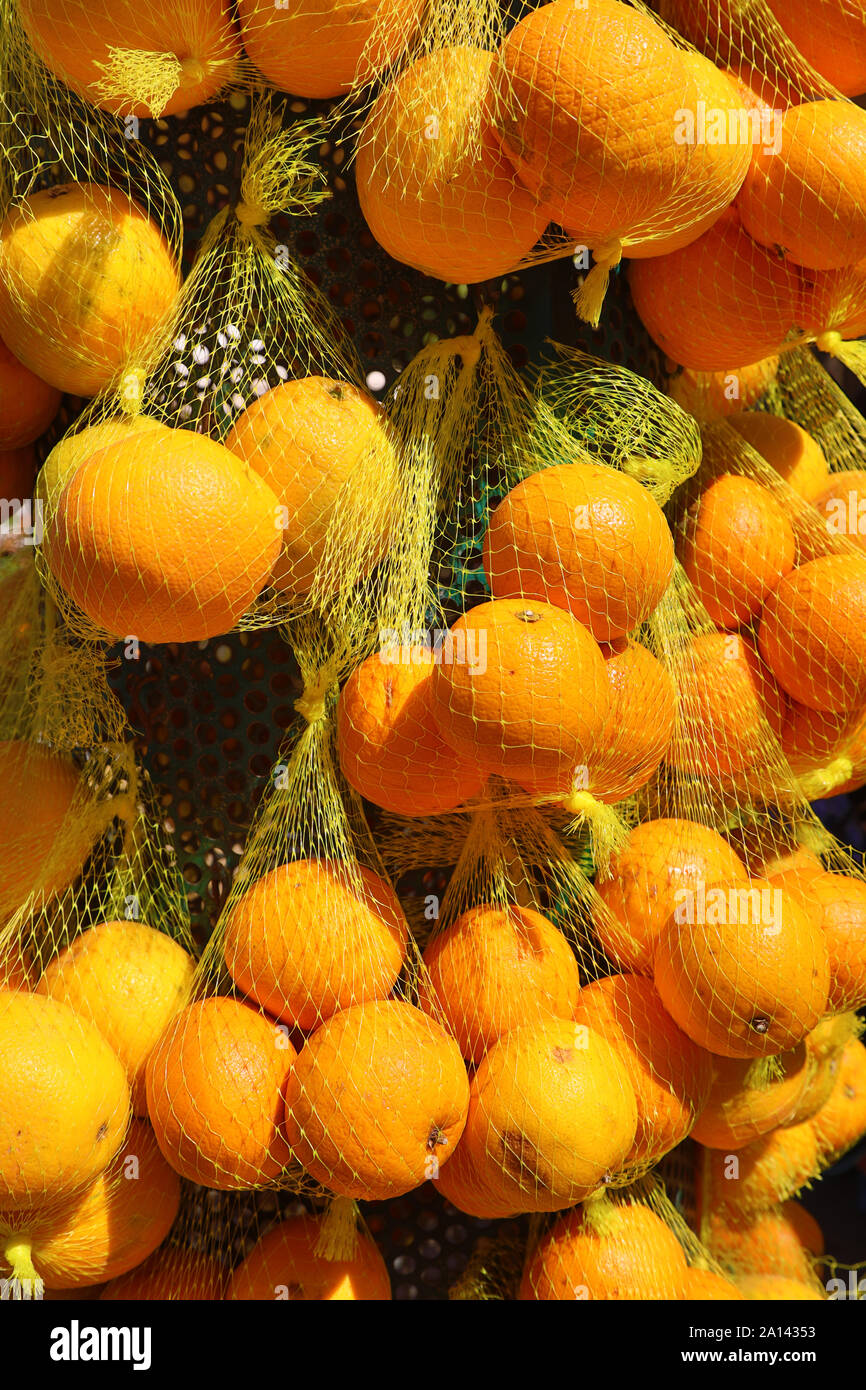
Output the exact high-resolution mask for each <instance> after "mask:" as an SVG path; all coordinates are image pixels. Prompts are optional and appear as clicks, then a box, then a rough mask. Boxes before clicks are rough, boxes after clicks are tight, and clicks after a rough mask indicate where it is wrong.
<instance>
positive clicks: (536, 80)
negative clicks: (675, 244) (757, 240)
mask: <svg viewBox="0 0 866 1390" xmlns="http://www.w3.org/2000/svg"><path fill="white" fill-rule="evenodd" d="M497 78H498V82H499V105H498V108H497V127H498V132H499V135H500V138H501V140H502V145H503V149H504V150H505V153H506V154H507V155H508V157H509V159H510V160H511V161H512V163H513V164H514V165H515V167H516V169H517V172H518V174H519V175H520V178H521V179H522V181H523V182H524V183H525V184H526V186H527V188H529V189H531V190H532V192H533V193H535V194H537V196H538V197H539V199H540V200H541V201H542V202H544V203H546V204H547V205H548V207H549V209H550V212H551V216H552V220H553V221H555V222H558V223H559V224H560V225H561V226H563V227H568V228H569V229H572V230H574V231H575V232H578V231H579V232H580V234H581V236H583V237H585V238H586V240H587V243H588V244H589V245H590V246H596V245H600V244H601V243H605V242H609V241H611V240H613V239H615V238H616V239H621V240H625V239H628V238H629V233H631V232H633V231H640V232H641V233H644V234H645V230H646V229H647V228H651V227H652V225H653V218H654V217H655V215H656V214H657V212H658V210H659V209H660V208H661V207H662V206H663V205H664V204H665V203H666V202H667V201H668V200H669V199H670V198H671V196H672V194H673V193H674V190H675V188H676V187H678V186H679V183H680V181H681V180H682V178H683V177H684V175H685V172H686V169H687V167H688V163H689V159H688V147H687V146H686V145H683V144H678V143H676V141H675V140H674V139H673V132H674V130H675V129H676V127H677V112H678V111H680V110H681V109H682V108H683V107H689V106H691V105H693V103H694V100H695V98H696V95H697V88H696V75H695V67H694V65H691V64H688V63H687V62H686V61H685V58H684V55H683V53H682V51H681V50H679V49H677V48H675V47H674V46H673V44H672V43H671V41H670V39H669V38H668V36H667V34H666V33H665V32H664V30H663V29H662V28H661V26H660V25H658V24H657V23H656V22H655V21H654V20H653V19H652V18H650V17H649V16H648V15H644V14H642V13H640V12H637V11H635V10H633V9H631V8H630V7H628V6H626V5H624V4H621V3H619V0H593V3H592V4H591V5H588V6H586V7H583V6H580V5H574V4H572V3H571V0H554V2H553V3H552V4H547V5H541V6H539V8H538V9H536V10H532V11H531V12H530V13H529V14H527V15H526V16H525V17H524V18H523V19H522V20H521V21H520V23H519V24H516V25H515V26H514V28H513V29H512V30H511V32H510V34H509V35H508V37H507V38H506V40H505V42H504V44H503V45H502V49H501V51H500V56H499V63H498V74H497Z"/></svg>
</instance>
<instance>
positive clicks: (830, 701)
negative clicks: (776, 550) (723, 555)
mask: <svg viewBox="0 0 866 1390" xmlns="http://www.w3.org/2000/svg"><path fill="white" fill-rule="evenodd" d="M758 645H759V647H760V650H761V655H762V657H763V658H764V661H765V662H766V663H767V665H768V666H769V668H770V670H771V671H772V673H773V675H774V676H775V678H776V680H777V681H778V682H779V685H780V686H781V687H782V689H783V690H786V691H787V693H788V694H789V695H791V696H793V698H794V699H795V700H798V701H799V702H800V704H801V705H808V706H809V708H810V709H816V710H821V711H823V712H825V713H827V712H831V713H832V712H835V711H838V710H846V709H856V708H857V707H859V706H862V705H864V704H866V555H863V556H861V555H824V556H821V557H820V558H819V559H817V560H809V561H807V563H806V564H805V565H799V566H798V567H797V569H795V570H792V571H791V573H790V574H788V575H786V576H785V578H784V579H783V580H782V581H781V583H780V584H779V585H778V586H777V587H776V589H774V590H773V593H772V594H771V595H770V597H769V598H768V599H767V602H766V603H765V604H764V611H763V613H762V615H761V624H760V627H759V629H758Z"/></svg>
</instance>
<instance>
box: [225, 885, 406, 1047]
mask: <svg viewBox="0 0 866 1390" xmlns="http://www.w3.org/2000/svg"><path fill="white" fill-rule="evenodd" d="M407 931H408V929H407V926H406V918H405V917H404V915H403V909H402V908H401V906H400V902H399V900H398V898H397V895H396V894H395V892H394V890H393V888H392V887H391V885H390V883H388V882H387V881H386V880H385V879H384V878H381V877H380V875H379V874H376V873H373V872H372V870H370V869H366V868H364V867H362V866H361V865H356V866H354V867H353V868H352V869H351V870H350V869H349V867H348V866H347V865H342V864H339V863H337V862H336V861H335V862H334V863H332V864H329V863H326V862H325V861H322V860H316V859H299V860H296V861H295V862H294V863H292V864H281V865H280V866H279V867H278V868H276V869H273V870H272V871H271V872H270V873H268V874H265V875H264V877H263V878H260V879H259V880H258V882H256V883H254V884H253V885H252V887H251V888H248V889H247V890H246V892H244V893H243V894H242V896H241V897H239V898H238V899H237V901H236V902H235V904H234V906H233V907H231V908H230V909H229V912H228V915H227V918H226V921H225V933H224V942H223V955H224V957H225V962H226V965H227V966H228V969H229V973H230V974H231V977H232V979H233V980H234V982H235V984H236V985H237V987H238V988H239V989H240V990H242V991H243V992H244V994H248V995H251V996H252V998H253V999H255V1000H256V1001H257V1002H258V1003H259V1004H260V1005H261V1006H262V1008H263V1009H266V1010H267V1011H268V1013H270V1014H273V1016H274V1017H275V1018H279V1019H283V1020H284V1021H286V1022H288V1023H291V1024H293V1025H294V1026H296V1027H298V1028H303V1029H309V1028H315V1027H317V1026H318V1024H319V1023H321V1022H322V1021H323V1020H324V1019H326V1018H330V1017H331V1015H332V1014H334V1013H336V1012H337V1011H338V1010H340V1009H347V1008H349V1007H350V1005H352V1004H366V1003H368V1002H369V1001H370V1000H372V999H384V998H385V997H386V996H387V995H388V994H389V993H390V991H391V990H392V989H393V987H394V985H395V983H396V981H397V976H398V975H399V974H400V971H401V969H402V966H403V957H404V953H405V950H406V939H407Z"/></svg>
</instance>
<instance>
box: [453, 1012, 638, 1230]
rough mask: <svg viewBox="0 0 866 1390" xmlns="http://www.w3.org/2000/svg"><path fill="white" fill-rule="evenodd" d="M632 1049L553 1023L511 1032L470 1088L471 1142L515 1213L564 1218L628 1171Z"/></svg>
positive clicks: (632, 1129) (632, 1130) (633, 1113)
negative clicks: (629, 1059)
mask: <svg viewBox="0 0 866 1390" xmlns="http://www.w3.org/2000/svg"><path fill="white" fill-rule="evenodd" d="M626 1050H627V1049H626V1048H625V1047H624V1046H618V1045H617V1043H616V1042H615V1041H613V1042H607V1041H606V1040H605V1039H604V1038H603V1037H602V1036H601V1035H600V1034H599V1033H597V1032H595V1031H594V1030H593V1029H590V1028H587V1027H586V1026H585V1025H580V1024H575V1023H572V1022H570V1021H568V1020H566V1019H543V1020H542V1021H541V1022H539V1023H528V1024H522V1025H520V1026H518V1027H517V1028H513V1029H512V1030H511V1032H510V1033H506V1034H505V1036H504V1037H502V1038H500V1039H499V1041H498V1042H497V1043H494V1045H493V1047H491V1048H490V1049H489V1051H488V1052H487V1053H486V1055H485V1057H484V1059H483V1061H482V1062H481V1063H480V1065H479V1067H478V1070H477V1071H476V1073H475V1075H474V1077H473V1078H472V1081H471V1083H470V1096H471V1100H470V1104H469V1114H468V1117H467V1120H466V1131H465V1134H466V1138H465V1141H464V1142H465V1143H466V1144H467V1146H468V1148H469V1149H470V1150H471V1151H473V1153H474V1155H479V1154H481V1155H484V1160H485V1161H484V1170H483V1171H484V1173H485V1176H486V1175H487V1174H488V1173H495V1170H496V1168H497V1167H498V1169H499V1175H498V1178H496V1179H495V1186H494V1185H493V1183H491V1191H492V1195H494V1196H495V1197H496V1199H497V1200H500V1199H501V1200H503V1201H505V1202H510V1203H512V1204H513V1210H515V1211H561V1210H562V1209H563V1208H564V1207H568V1206H572V1205H573V1204H574V1203H575V1202H579V1201H583V1199H584V1198H585V1197H588V1196H589V1195H590V1194H591V1193H592V1192H594V1191H595V1190H596V1189H598V1188H599V1187H600V1186H601V1185H602V1183H603V1182H604V1181H605V1179H606V1178H608V1177H610V1176H611V1175H612V1174H614V1173H616V1172H618V1171H619V1170H620V1169H621V1168H622V1166H623V1164H624V1163H625V1161H626V1158H627V1156H628V1155H629V1153H630V1152H631V1149H632V1145H633V1144H634V1141H635V1135H636V1130H637V1102H636V1098H635V1093H634V1088H633V1086H632V1083H631V1080H630V1073H629V1065H628V1063H627V1062H626V1061H625V1060H623V1053H624V1052H625V1051H626Z"/></svg>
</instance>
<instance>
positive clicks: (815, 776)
mask: <svg viewBox="0 0 866 1390" xmlns="http://www.w3.org/2000/svg"><path fill="white" fill-rule="evenodd" d="M853 775H854V764H853V762H852V761H851V759H850V758H846V757H838V758H834V759H833V761H832V762H831V763H828V764H827V766H826V767H822V768H818V769H817V770H816V771H815V772H807V773H805V774H804V776H802V777H800V778H799V779H798V783H797V785H798V786H799V788H800V791H801V792H802V794H803V796H805V798H806V800H807V801H816V800H817V799H818V798H819V797H821V796H826V795H827V794H828V792H831V791H832V790H833V788H834V787H839V786H841V785H842V783H843V782H847V781H848V779H849V778H850V777H853Z"/></svg>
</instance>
